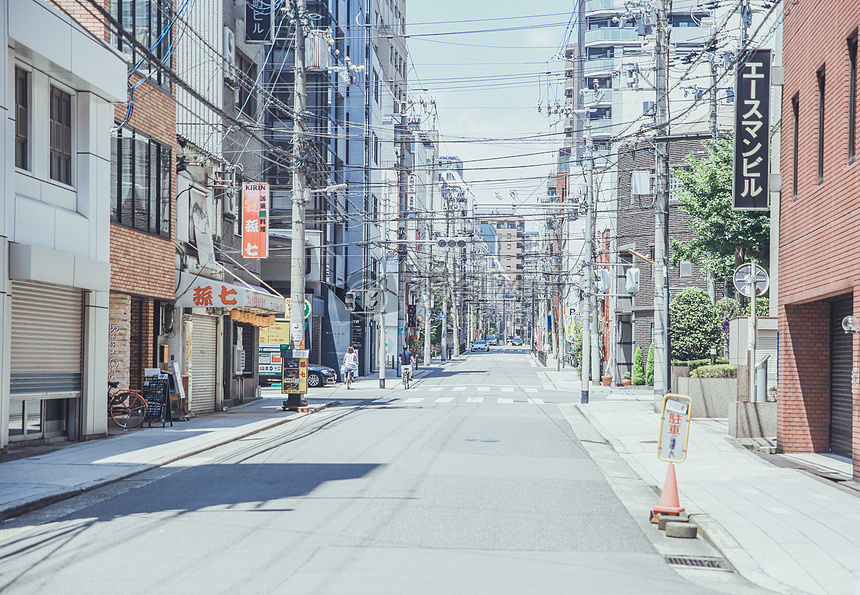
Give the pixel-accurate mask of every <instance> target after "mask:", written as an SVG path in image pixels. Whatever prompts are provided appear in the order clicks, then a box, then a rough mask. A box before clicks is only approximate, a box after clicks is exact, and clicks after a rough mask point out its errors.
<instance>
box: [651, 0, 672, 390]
mask: <svg viewBox="0 0 860 595" xmlns="http://www.w3.org/2000/svg"><path fill="white" fill-rule="evenodd" d="M666 2H667V0H657V43H656V48H655V57H654V65H655V67H656V74H655V79H656V85H655V87H656V91H657V96H656V103H655V107H656V122H655V130H656V132H657V134H658V135H662V136H666V135H668V134H669V130H668V126H669V122H668V101H669V97H668V95H667V89H668V80H667V79H668V59H669V43H668V42H669V31H668V27H667V18H666ZM655 169H656V172H655V173H656V185H655V192H656V194H657V200H656V201H655V213H654V218H655V221H654V333H653V336H652V339H651V340H652V343H653V344H654V394H656V395H660V396H662V395H665V394H666V393H667V392H668V391H669V377H670V376H669V364H670V357H669V144H668V143H667V142H658V143H657V147H656V158H655Z"/></svg>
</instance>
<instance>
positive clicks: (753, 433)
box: [729, 401, 776, 438]
mask: <svg viewBox="0 0 860 595" xmlns="http://www.w3.org/2000/svg"><path fill="white" fill-rule="evenodd" d="M729 435H731V436H734V437H735V438H770V437H773V436H776V403H751V402H749V401H734V402H733V403H729Z"/></svg>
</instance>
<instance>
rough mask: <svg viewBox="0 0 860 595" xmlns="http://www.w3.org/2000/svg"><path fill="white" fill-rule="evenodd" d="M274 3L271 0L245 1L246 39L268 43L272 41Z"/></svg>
mask: <svg viewBox="0 0 860 595" xmlns="http://www.w3.org/2000/svg"><path fill="white" fill-rule="evenodd" d="M272 5H273V2H270V1H269V0H247V1H246V2H245V41H246V42H247V43H267V42H271V41H272Z"/></svg>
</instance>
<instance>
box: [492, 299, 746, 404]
mask: <svg viewBox="0 0 860 595" xmlns="http://www.w3.org/2000/svg"><path fill="white" fill-rule="evenodd" d="M751 301H752V300H751ZM502 392H503V393H512V392H514V389H513V388H511V387H510V386H505V387H502Z"/></svg>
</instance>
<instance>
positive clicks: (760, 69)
mask: <svg viewBox="0 0 860 595" xmlns="http://www.w3.org/2000/svg"><path fill="white" fill-rule="evenodd" d="M770 52H771V51H770V50H752V51H749V52H747V53H746V54H744V58H743V60H741V62H740V64H739V68H738V74H737V82H736V91H735V96H736V97H737V103H736V104H735V147H734V177H733V191H732V209H734V210H743V211H766V210H767V209H768V197H769V174H770Z"/></svg>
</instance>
